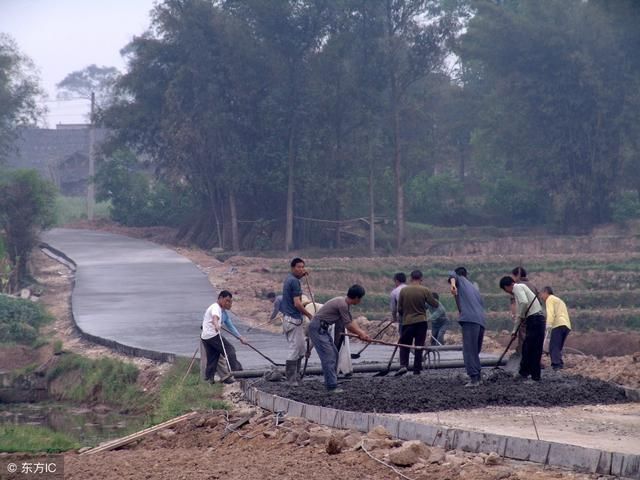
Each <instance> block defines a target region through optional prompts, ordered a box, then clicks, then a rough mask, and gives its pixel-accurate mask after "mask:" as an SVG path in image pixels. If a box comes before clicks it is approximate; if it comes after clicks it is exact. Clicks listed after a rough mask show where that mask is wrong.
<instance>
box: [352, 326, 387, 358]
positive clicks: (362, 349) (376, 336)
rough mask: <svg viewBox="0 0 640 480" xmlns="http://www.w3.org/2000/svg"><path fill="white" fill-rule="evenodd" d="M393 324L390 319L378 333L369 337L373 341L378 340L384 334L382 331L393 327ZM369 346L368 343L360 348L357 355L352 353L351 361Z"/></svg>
mask: <svg viewBox="0 0 640 480" xmlns="http://www.w3.org/2000/svg"><path fill="white" fill-rule="evenodd" d="M393 323H394V322H393V319H391V320H390V321H389V323H388V324H387V325H386V326H385V327H384V328H381V329H380V330H378V333H376V334H375V335H374V336H373V337H371V338H373V339H376V338H378V337H379V336H380V335H382V334H383V333H384V331H385V330H386V329H387V328H389V327H390V326H391V325H393ZM369 345H371V344H370V343H367V344H366V345H365V346H364V347H362V348H361V349H360V351H359V352H357V353H352V354H351V358H353V359H356V358H360V354H361V353H362V352H364V351H365V350H366V349H367V347H368V346H369Z"/></svg>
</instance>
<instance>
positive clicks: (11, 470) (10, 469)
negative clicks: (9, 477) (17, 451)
mask: <svg viewBox="0 0 640 480" xmlns="http://www.w3.org/2000/svg"><path fill="white" fill-rule="evenodd" d="M7 471H8V472H9V473H16V472H17V471H18V465H16V464H15V463H10V464H9V465H7Z"/></svg>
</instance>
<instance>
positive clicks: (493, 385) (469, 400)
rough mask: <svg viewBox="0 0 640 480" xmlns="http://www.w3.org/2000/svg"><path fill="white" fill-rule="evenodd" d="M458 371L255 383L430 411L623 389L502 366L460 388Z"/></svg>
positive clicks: (331, 402)
mask: <svg viewBox="0 0 640 480" xmlns="http://www.w3.org/2000/svg"><path fill="white" fill-rule="evenodd" d="M465 379H466V376H465V375H464V374H463V373H462V372H461V371H460V370H458V369H443V370H435V371H428V372H426V373H425V372H423V374H422V375H419V376H416V375H412V374H407V375H404V376H402V377H395V376H393V374H391V375H389V376H386V377H372V376H357V377H354V378H352V379H351V380H348V381H343V383H342V385H341V388H343V389H344V393H342V394H329V393H327V392H326V390H325V388H324V385H323V383H322V382H321V381H319V380H317V379H311V380H308V381H305V382H303V385H302V386H300V387H294V388H292V387H289V386H287V385H286V384H284V383H269V382H260V383H258V384H257V387H258V388H260V389H264V390H265V391H267V392H270V393H274V394H277V395H280V396H283V397H288V398H292V399H294V400H297V401H300V402H304V403H309V404H313V405H322V406H324V407H332V408H338V409H341V410H351V411H362V412H385V413H403V412H434V411H438V410H451V409H468V408H479V407H485V406H516V405H517V406H537V407H544V406H549V407H551V406H563V405H587V404H611V403H624V402H628V401H629V400H628V399H627V398H626V396H625V393H624V390H623V389H622V388H620V387H618V386H616V385H612V384H610V383H606V382H604V381H602V380H598V379H591V378H585V377H581V376H579V375H567V374H563V373H557V372H547V371H546V372H545V374H544V377H543V380H542V381H541V382H529V381H527V382H523V381H522V380H517V379H514V378H513V376H512V375H511V374H509V373H507V372H505V371H502V370H495V371H488V372H487V374H486V380H485V381H484V383H483V385H481V386H480V387H477V388H473V389H469V388H465V387H464V381H465Z"/></svg>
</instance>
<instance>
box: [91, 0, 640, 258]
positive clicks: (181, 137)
mask: <svg viewBox="0 0 640 480" xmlns="http://www.w3.org/2000/svg"><path fill="white" fill-rule="evenodd" d="M639 21H640V5H639V4H638V3H637V2H635V1H633V0H587V1H584V0H540V1H535V2H532V1H528V0H216V1H213V0H164V1H162V2H159V3H158V5H157V6H156V7H155V8H154V10H153V12H152V23H151V28H150V29H149V30H148V31H147V32H146V33H145V34H143V35H141V36H139V37H136V38H134V40H133V41H132V42H131V43H129V44H128V45H126V46H125V47H124V49H123V50H122V53H123V55H125V57H126V59H127V70H126V71H125V73H124V74H122V75H120V76H118V77H117V78H115V84H114V82H113V80H114V79H113V78H112V75H111V74H112V73H113V72H107V73H109V89H110V90H109V91H110V98H109V101H108V102H107V103H106V104H105V105H104V108H102V109H101V110H100V113H99V121H100V122H101V123H102V124H103V125H104V126H106V127H108V128H109V129H111V130H112V131H113V132H114V135H113V137H112V139H111V141H110V143H109V144H108V145H107V146H106V148H105V149H104V155H105V159H106V161H105V166H104V168H103V170H102V172H103V174H102V177H101V180H100V178H98V180H99V183H100V182H101V183H102V185H103V187H104V188H102V192H103V195H104V196H105V197H106V198H109V197H110V196H111V198H112V199H114V201H115V200H117V201H119V202H120V203H119V205H120V207H119V212H120V214H121V216H122V218H130V217H131V211H134V210H135V211H149V210H152V211H153V212H155V213H153V212H151V211H150V212H149V215H148V217H149V218H151V219H152V220H149V221H153V222H155V223H157V222H162V220H163V218H171V221H172V222H176V223H179V224H180V225H181V226H182V228H181V231H180V232H181V235H184V236H188V238H190V239H191V240H192V241H194V242H196V243H198V244H201V245H203V246H209V247H210V246H221V247H224V248H229V249H233V250H239V249H252V248H272V249H277V248H285V249H286V250H289V249H291V248H294V247H300V246H309V245H317V246H325V247H326V246H334V247H340V246H343V245H344V243H345V242H349V241H350V240H351V239H353V238H357V239H358V241H363V237H361V236H360V237H359V236H358V234H359V232H358V231H357V229H354V228H350V227H353V226H354V225H357V226H360V227H361V230H362V228H365V229H366V228H369V233H370V235H369V236H368V238H366V239H364V240H365V241H368V243H369V245H370V247H371V248H372V250H373V249H374V247H375V246H376V245H378V246H380V245H382V244H385V243H388V244H390V245H391V244H392V245H393V246H394V247H395V248H397V249H401V248H402V245H403V243H404V242H405V240H406V238H407V227H408V226H409V227H411V226H412V225H414V224H415V223H418V224H425V223H426V224H434V225H442V226H457V225H497V226H540V225H544V226H545V227H547V228H548V229H550V230H551V231H554V232H559V233H587V232H589V230H590V229H591V228H592V227H593V226H594V225H597V224H600V223H603V222H608V221H610V220H612V219H613V220H624V219H626V218H629V217H634V216H640V173H638V172H640V169H639V168H638V151H639V147H640V146H639V145H638V139H639V138H640V135H639V134H638V133H639V131H638V130H639V129H638V127H639V122H638V113H637V112H638V111H639V109H638V106H639V105H638V103H639V101H640V96H639V95H638V93H637V92H638V91H640V89H639V88H638V87H639V86H640V85H639V80H640V30H638V29H637V25H638V24H640V23H639ZM131 152H133V153H135V154H139V155H140V156H139V157H138V158H144V159H145V162H147V163H148V164H149V165H150V167H151V168H152V169H153V172H154V173H155V181H154V182H152V183H151V184H147V185H144V186H140V184H141V179H140V177H138V176H136V175H137V174H135V173H134V170H135V164H136V160H135V158H133V159H132V156H131ZM98 177H100V174H99V175H98ZM118 179H119V180H118ZM138 187H139V188H138ZM133 190H136V191H138V192H139V191H143V193H144V194H138V195H133V194H132V191H133ZM117 192H120V193H119V196H117V197H118V198H115V197H114V195H115V193H117ZM149 198H150V200H149ZM140 205H142V207H141V206H140ZM143 207H144V208H143ZM162 208H166V209H168V210H167V211H168V212H169V213H168V214H166V215H165V214H164V213H162V212H161V213H160V214H158V211H159V210H158V209H160V210H162ZM145 209H146V210H145ZM176 212H177V213H176ZM130 221H135V219H133V220H130ZM367 226H368V227H367ZM360 233H361V232H360ZM374 234H375V235H376V236H375V237H374ZM350 235H351V236H350Z"/></svg>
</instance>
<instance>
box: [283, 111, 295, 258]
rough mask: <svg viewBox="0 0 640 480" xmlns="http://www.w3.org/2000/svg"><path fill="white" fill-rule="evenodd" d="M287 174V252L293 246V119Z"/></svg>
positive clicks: (285, 249) (285, 246)
mask: <svg viewBox="0 0 640 480" xmlns="http://www.w3.org/2000/svg"><path fill="white" fill-rule="evenodd" d="M288 164H289V175H288V181H287V224H286V232H285V241H284V251H285V252H288V251H289V250H290V249H291V248H292V247H293V185H294V183H293V167H294V164H295V151H294V126H293V121H292V122H291V127H290V130H289V153H288Z"/></svg>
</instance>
